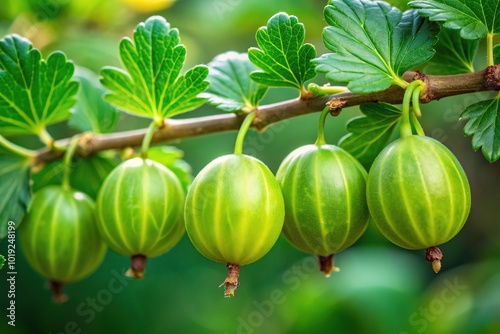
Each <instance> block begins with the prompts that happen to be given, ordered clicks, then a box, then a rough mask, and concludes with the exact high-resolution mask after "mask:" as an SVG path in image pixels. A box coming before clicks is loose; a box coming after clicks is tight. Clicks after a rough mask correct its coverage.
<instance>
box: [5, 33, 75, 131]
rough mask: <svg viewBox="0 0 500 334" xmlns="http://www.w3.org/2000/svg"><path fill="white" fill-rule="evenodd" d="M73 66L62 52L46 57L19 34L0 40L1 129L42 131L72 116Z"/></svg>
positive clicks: (73, 92) (73, 95) (73, 101)
mask: <svg viewBox="0 0 500 334" xmlns="http://www.w3.org/2000/svg"><path fill="white" fill-rule="evenodd" d="M73 72H74V65H73V63H72V62H70V61H68V60H67V59H66V56H65V55H64V54H63V53H62V52H59V51H58V52H53V53H52V54H50V55H49V57H48V58H47V60H44V59H42V55H41V53H40V51H38V50H37V49H34V48H33V46H32V44H31V42H30V41H28V40H27V39H25V38H23V37H20V36H18V35H8V36H6V37H4V38H3V39H1V40H0V131H1V132H2V134H28V133H32V134H41V133H43V132H44V131H45V127H46V126H47V125H49V124H52V123H57V122H60V121H63V120H65V119H66V118H68V117H69V115H70V114H69V109H70V108H71V107H72V106H73V104H74V103H75V101H76V100H75V95H76V93H77V91H78V83H77V82H75V81H72V78H73Z"/></svg>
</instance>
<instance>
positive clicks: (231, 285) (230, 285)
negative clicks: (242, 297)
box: [219, 263, 240, 297]
mask: <svg viewBox="0 0 500 334" xmlns="http://www.w3.org/2000/svg"><path fill="white" fill-rule="evenodd" d="M226 267H227V277H226V279H225V280H224V282H222V284H221V285H219V288H220V287H222V286H224V297H234V291H235V290H236V289H238V287H239V286H240V282H238V277H239V276H240V266H239V265H237V264H232V263H228V264H227V265H226Z"/></svg>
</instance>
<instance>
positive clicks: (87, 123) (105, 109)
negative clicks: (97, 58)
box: [69, 68, 119, 133]
mask: <svg viewBox="0 0 500 334" xmlns="http://www.w3.org/2000/svg"><path fill="white" fill-rule="evenodd" d="M75 78H76V79H77V80H78V81H79V82H80V89H79V91H78V101H77V103H76V105H75V107H74V108H73V110H72V114H71V117H70V118H69V125H70V126H72V127H74V128H76V129H79V130H81V131H84V132H85V131H92V132H94V133H109V132H112V131H113V130H114V128H115V126H116V123H117V122H118V116H119V113H118V112H117V110H116V108H115V107H113V106H112V105H111V104H109V103H108V102H106V101H105V100H104V98H103V96H104V93H105V92H106V90H105V89H104V88H103V87H102V86H101V84H100V83H99V78H98V76H97V75H95V74H94V73H93V72H92V71H90V70H87V69H83V68H78V70H77V73H76V75H75Z"/></svg>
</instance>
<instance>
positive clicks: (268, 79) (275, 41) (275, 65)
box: [248, 13, 316, 90]
mask: <svg viewBox="0 0 500 334" xmlns="http://www.w3.org/2000/svg"><path fill="white" fill-rule="evenodd" d="M305 32H306V30H305V28H304V25H303V24H302V23H299V21H298V19H297V17H295V16H293V15H292V16H289V15H288V14H286V13H278V14H276V15H274V16H273V17H271V19H269V21H268V22H267V26H266V27H261V28H260V29H259V30H258V31H257V35H256V39H257V44H258V45H259V48H260V49H258V48H250V49H249V50H248V57H249V58H250V61H251V62H252V63H254V64H255V65H256V66H257V67H259V68H261V69H262V70H263V72H261V71H258V72H254V73H252V74H251V78H252V80H254V81H255V82H257V83H259V84H261V85H265V86H272V87H293V88H297V89H299V90H303V89H304V83H305V82H306V81H307V80H309V79H312V78H314V77H315V75H316V73H315V72H314V65H313V64H312V63H311V60H312V59H313V58H314V57H316V49H315V48H314V46H313V45H311V44H303V43H304V38H305Z"/></svg>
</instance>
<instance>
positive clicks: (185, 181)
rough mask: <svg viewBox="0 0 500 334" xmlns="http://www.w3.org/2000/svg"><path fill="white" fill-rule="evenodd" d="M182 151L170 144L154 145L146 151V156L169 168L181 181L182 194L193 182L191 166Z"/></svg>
mask: <svg viewBox="0 0 500 334" xmlns="http://www.w3.org/2000/svg"><path fill="white" fill-rule="evenodd" d="M183 156H184V152H182V151H181V150H179V149H177V148H175V147H172V146H156V147H152V148H150V149H149V151H148V158H149V159H151V160H154V161H157V162H159V163H161V164H162V165H164V166H165V167H167V168H168V169H170V170H171V171H172V172H173V173H174V174H175V175H176V176H177V178H178V179H179V181H180V182H181V185H182V188H183V189H184V194H187V191H188V187H189V185H190V184H191V182H193V176H192V175H191V172H192V170H191V166H190V165H189V164H188V163H187V162H186V161H184V160H182V157H183Z"/></svg>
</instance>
